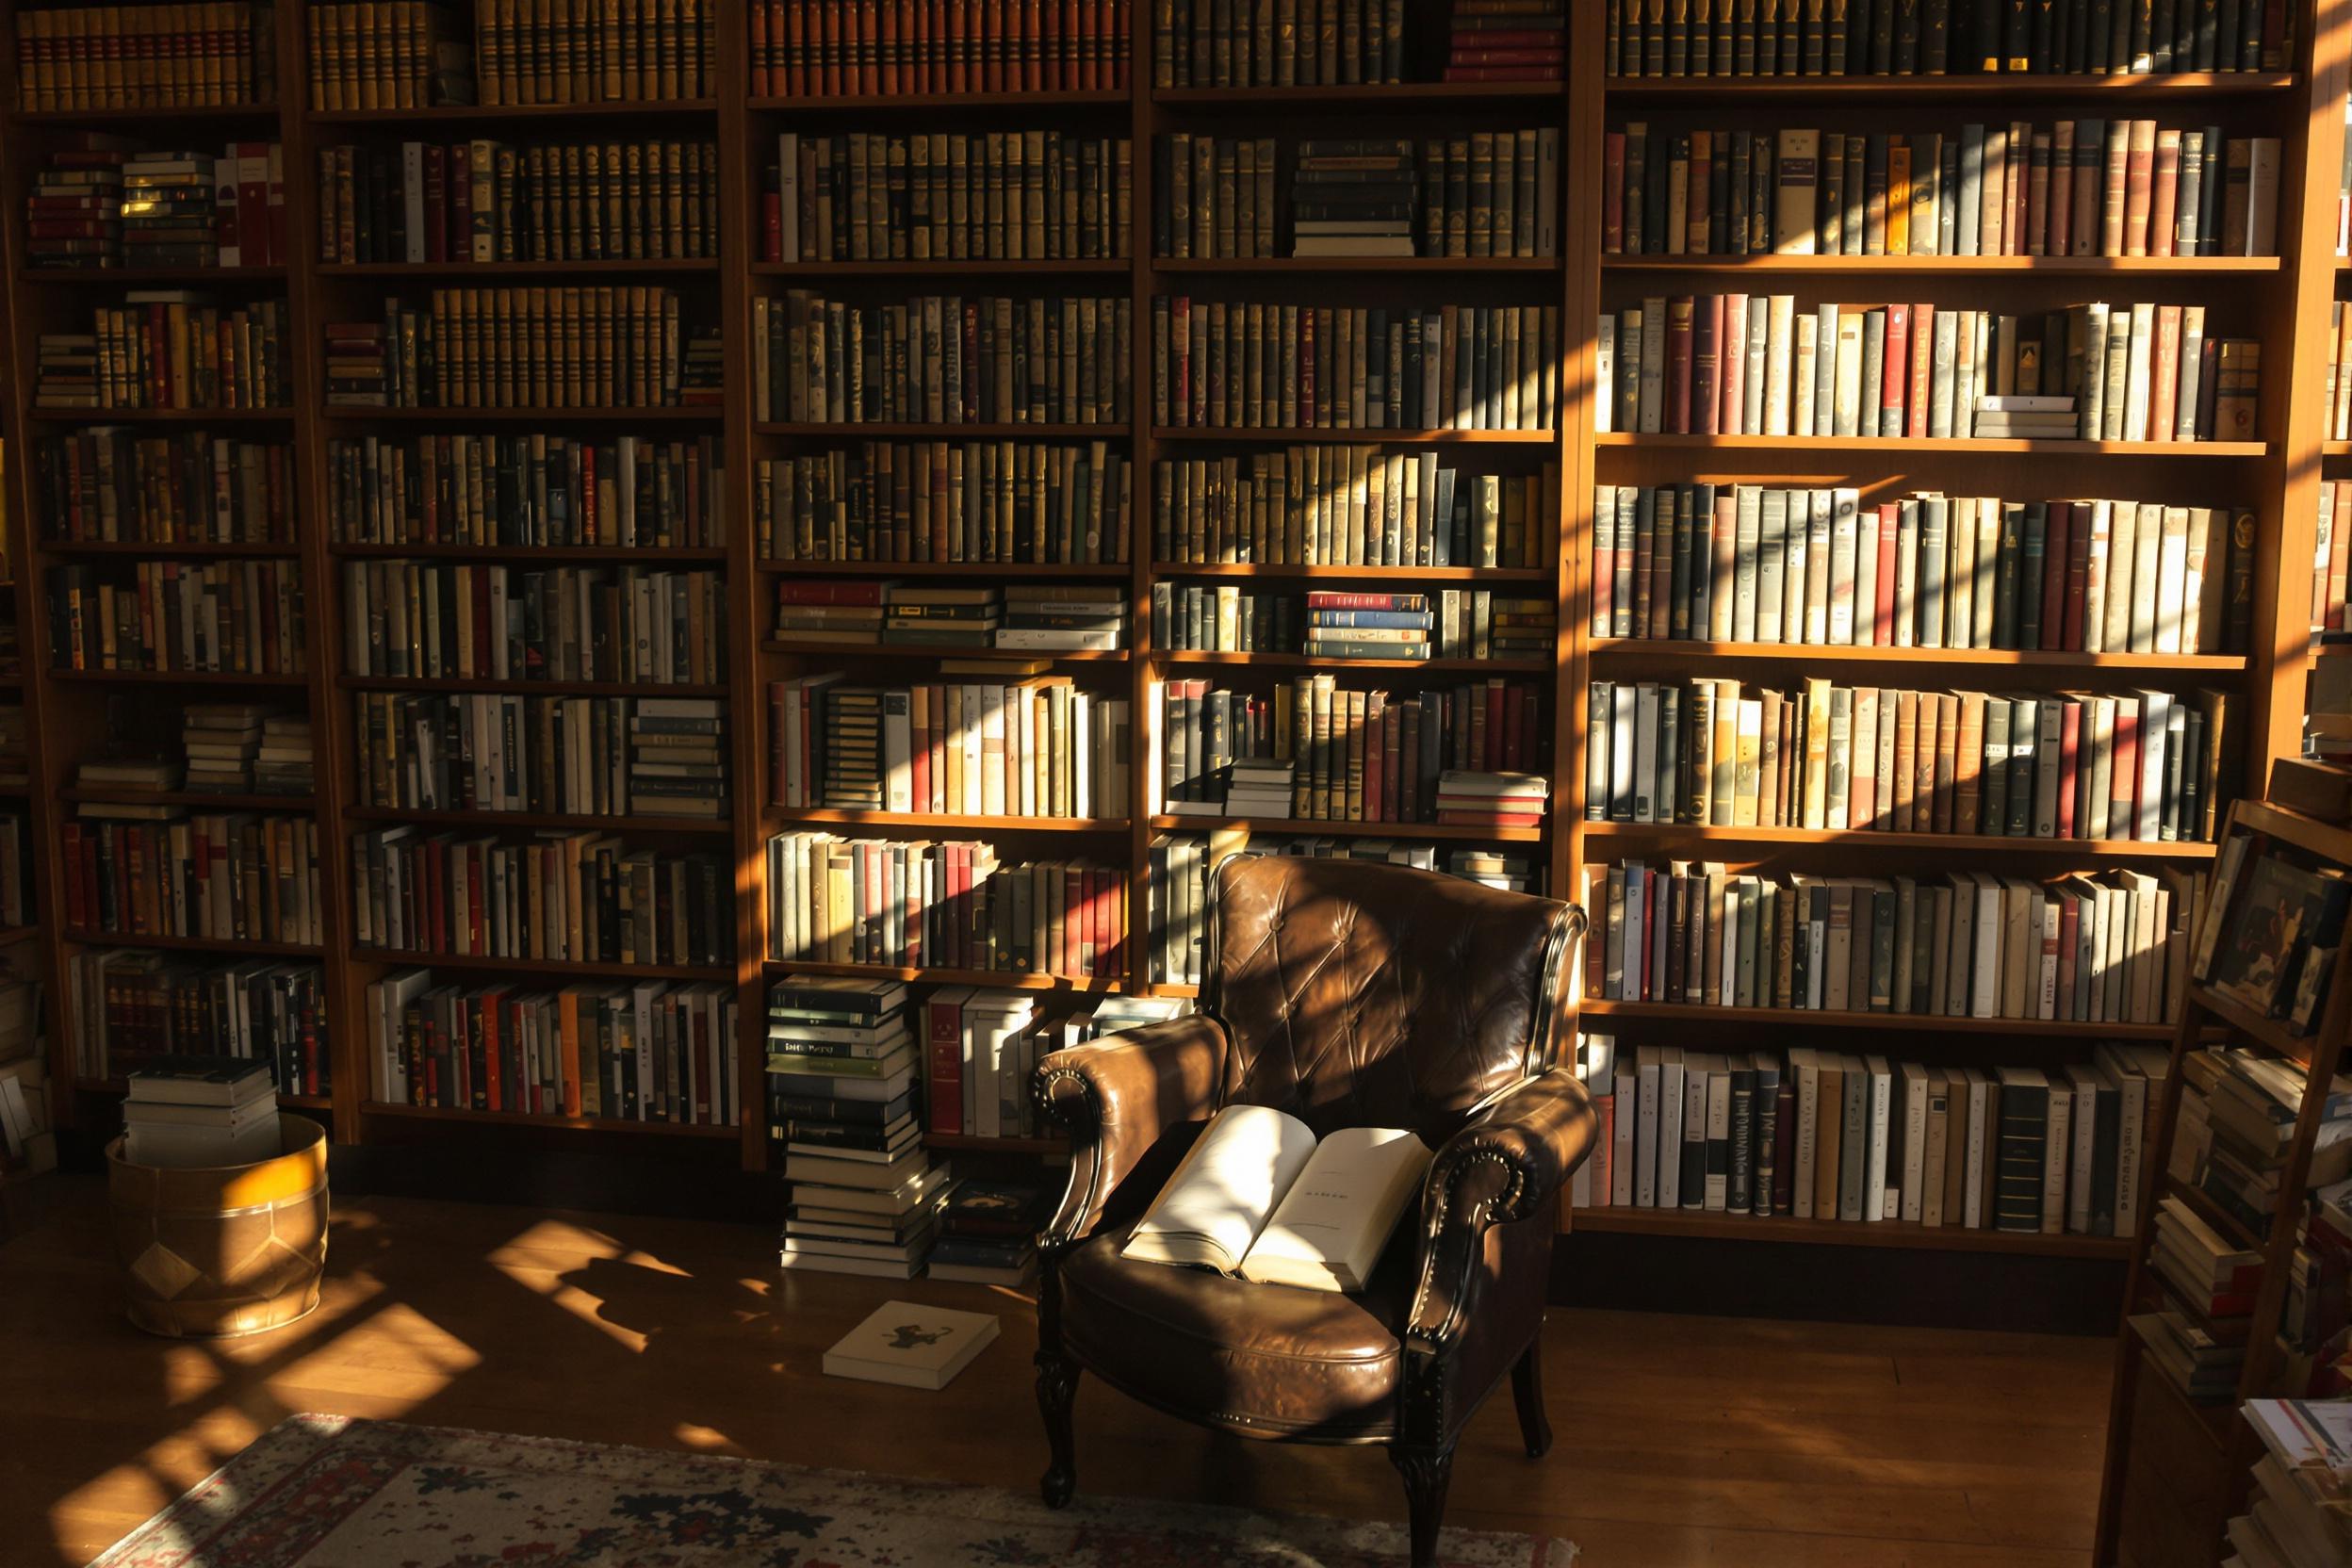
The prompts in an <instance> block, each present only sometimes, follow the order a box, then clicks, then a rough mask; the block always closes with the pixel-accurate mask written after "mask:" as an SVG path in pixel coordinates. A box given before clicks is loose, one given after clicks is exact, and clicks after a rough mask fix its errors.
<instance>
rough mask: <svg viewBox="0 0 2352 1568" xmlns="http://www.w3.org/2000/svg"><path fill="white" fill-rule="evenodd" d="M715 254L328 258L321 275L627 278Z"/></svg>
mask: <svg viewBox="0 0 2352 1568" xmlns="http://www.w3.org/2000/svg"><path fill="white" fill-rule="evenodd" d="M717 270H719V261H718V258H717V257H716V256H624V257H622V258H621V259H620V260H617V261H612V260H607V261H332V262H321V263H319V267H318V269H317V271H318V275H319V276H320V277H322V278H569V277H575V276H578V277H612V276H620V277H629V276H635V275H642V274H645V273H649V272H677V273H695V272H703V273H710V272H716V271H717Z"/></svg>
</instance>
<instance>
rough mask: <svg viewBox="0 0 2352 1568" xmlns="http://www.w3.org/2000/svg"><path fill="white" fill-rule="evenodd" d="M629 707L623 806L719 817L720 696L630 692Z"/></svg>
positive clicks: (723, 709) (723, 789)
mask: <svg viewBox="0 0 2352 1568" xmlns="http://www.w3.org/2000/svg"><path fill="white" fill-rule="evenodd" d="M629 708H630V712H629V809H630V810H633V811H637V812H641V813H643V814H645V815H647V816H662V817H709V818H711V819H712V820H714V821H716V820H718V819H720V818H723V817H725V816H726V815H727V775H728V772H729V764H728V761H727V704H726V703H725V701H724V700H723V699H721V698H718V697H636V698H633V699H631V700H630V702H629Z"/></svg>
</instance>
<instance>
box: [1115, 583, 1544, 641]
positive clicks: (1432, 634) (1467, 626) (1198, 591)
mask: <svg viewBox="0 0 2352 1568" xmlns="http://www.w3.org/2000/svg"><path fill="white" fill-rule="evenodd" d="M1323 597H1338V598H1342V599H1347V598H1356V597H1361V598H1364V599H1368V600H1374V601H1378V602H1380V603H1381V604H1390V603H1393V602H1394V601H1396V600H1397V599H1398V598H1403V599H1407V600H1413V599H1418V600H1420V601H1421V603H1422V604H1423V605H1424V606H1425V607H1426V613H1428V614H1429V617H1430V625H1429V628H1428V629H1427V631H1426V632H1424V633H1422V636H1423V639H1424V640H1422V641H1420V642H1417V643H1396V644H1375V643H1373V642H1371V641H1369V640H1367V639H1364V638H1361V637H1358V636H1356V635H1355V634H1354V632H1353V631H1352V629H1349V628H1346V627H1329V628H1325V629H1324V630H1325V632H1326V635H1325V636H1324V637H1322V638H1320V639H1318V641H1319V642H1321V643H1323V644H1328V645H1339V644H1345V643H1354V644H1356V645H1358V646H1360V647H1363V648H1365V649H1369V648H1372V647H1375V646H1379V647H1382V648H1384V649H1385V650H1386V651H1383V652H1380V653H1371V652H1359V653H1351V654H1340V653H1336V652H1333V651H1331V649H1330V648H1328V647H1327V648H1320V649H1318V648H1313V647H1306V646H1304V637H1305V633H1304V632H1302V631H1301V629H1300V627H1301V625H1302V623H1303V621H1304V619H1305V616H1306V615H1307V613H1308V612H1307V609H1306V601H1305V600H1303V599H1301V598H1300V597H1299V596H1297V595H1295V594H1274V593H1253V592H1251V591H1250V590H1248V589H1245V588H1243V587H1241V586H1239V585H1238V584H1235V583H1199V582H1177V581H1172V580H1162V581H1159V582H1155V583H1153V584H1152V644H1153V645H1154V646H1155V647H1159V648H1162V649H1176V650H1198V651H1202V652H1214V653H1297V652H1301V651H1305V652H1323V653H1325V654H1326V656H1328V657H1332V658H1339V659H1345V658H1350V657H1352V658H1356V659H1368V658H1380V659H1408V660H1420V659H1425V658H1428V657H1429V655H1430V654H1431V653H1434V654H1435V656H1436V657H1438V658H1440V659H1499V658H1530V657H1534V658H1542V657H1546V656H1548V655H1549V653H1550V652H1551V647H1552V640H1553V635H1554V633H1553V628H1554V627H1555V626H1556V625H1557V624H1558V622H1557V614H1558V613H1557V611H1556V610H1555V608H1554V605H1553V601H1552V600H1551V599H1549V598H1547V597H1523V596H1512V595H1506V594H1497V593H1495V592H1494V591H1493V590H1491V589H1486V588H1444V589H1440V590H1439V591H1438V592H1437V593H1436V594H1435V595H1434V596H1431V595H1390V594H1367V595H1363V596H1356V595H1347V594H1342V595H1336V596H1323ZM1338 613H1341V614H1347V613H1349V612H1346V611H1341V612H1338ZM1373 613H1380V612H1379V611H1374V612H1373ZM1402 613H1403V614H1405V615H1407V616H1409V617H1413V618H1414V619H1417V618H1418V617H1417V616H1416V615H1415V614H1414V613H1413V612H1411V611H1406V612H1402ZM1312 629H1313V628H1310V630H1312ZM1417 629H1418V628H1416V627H1413V626H1407V627H1404V628H1400V629H1397V630H1401V631H1406V632H1411V631H1414V630H1417ZM1416 648H1417V649H1419V650H1420V651H1418V652H1416V651H1414V650H1415V649H1416Z"/></svg>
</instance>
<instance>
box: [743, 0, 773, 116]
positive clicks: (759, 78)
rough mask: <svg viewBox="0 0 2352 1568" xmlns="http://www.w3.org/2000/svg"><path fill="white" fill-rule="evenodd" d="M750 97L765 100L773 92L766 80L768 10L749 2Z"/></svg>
mask: <svg viewBox="0 0 2352 1568" xmlns="http://www.w3.org/2000/svg"><path fill="white" fill-rule="evenodd" d="M748 9H749V10H750V12H751V95H752V96H753V97H754V98H765V97H767V96H769V95H770V94H771V93H772V92H773V91H774V88H773V86H772V85H771V84H770V82H769V80H768V8H767V6H766V4H765V3H764V0H751V4H750V6H749V8H748Z"/></svg>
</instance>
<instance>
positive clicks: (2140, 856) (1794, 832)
mask: <svg viewBox="0 0 2352 1568" xmlns="http://www.w3.org/2000/svg"><path fill="white" fill-rule="evenodd" d="M1583 827H1584V834H1585V837H1586V838H1588V839H1696V840H1701V841H1712V842H1716V843H1734V844H1835V845H1837V846H1838V847H1839V848H1841V849H1933V850H1945V851H1949V852H1951V853H1953V854H1957V855H1968V854H1995V855H2039V856H2049V857H2052V858H2059V859H2064V860H2074V861H2081V862H2083V863H2086V864H2087V863H2092V862H2099V863H2104V862H2106V861H2109V860H2210V859H2212V858H2213V845H2212V844H2205V843H2180V842H2170V843H2167V842H2163V841H2158V842H2155V843H2143V842H2141V841H2139V840H2137V839H2011V838H1995V837H1990V836H1987V835H1984V834H1977V833H1880V832H1876V831H1873V830H1870V829H1868V828H1863V829H1855V828H1822V827H1723V826H1718V825H1713V824H1705V825H1702V824H1698V823H1672V822H1586V823H1585V824H1583Z"/></svg>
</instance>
